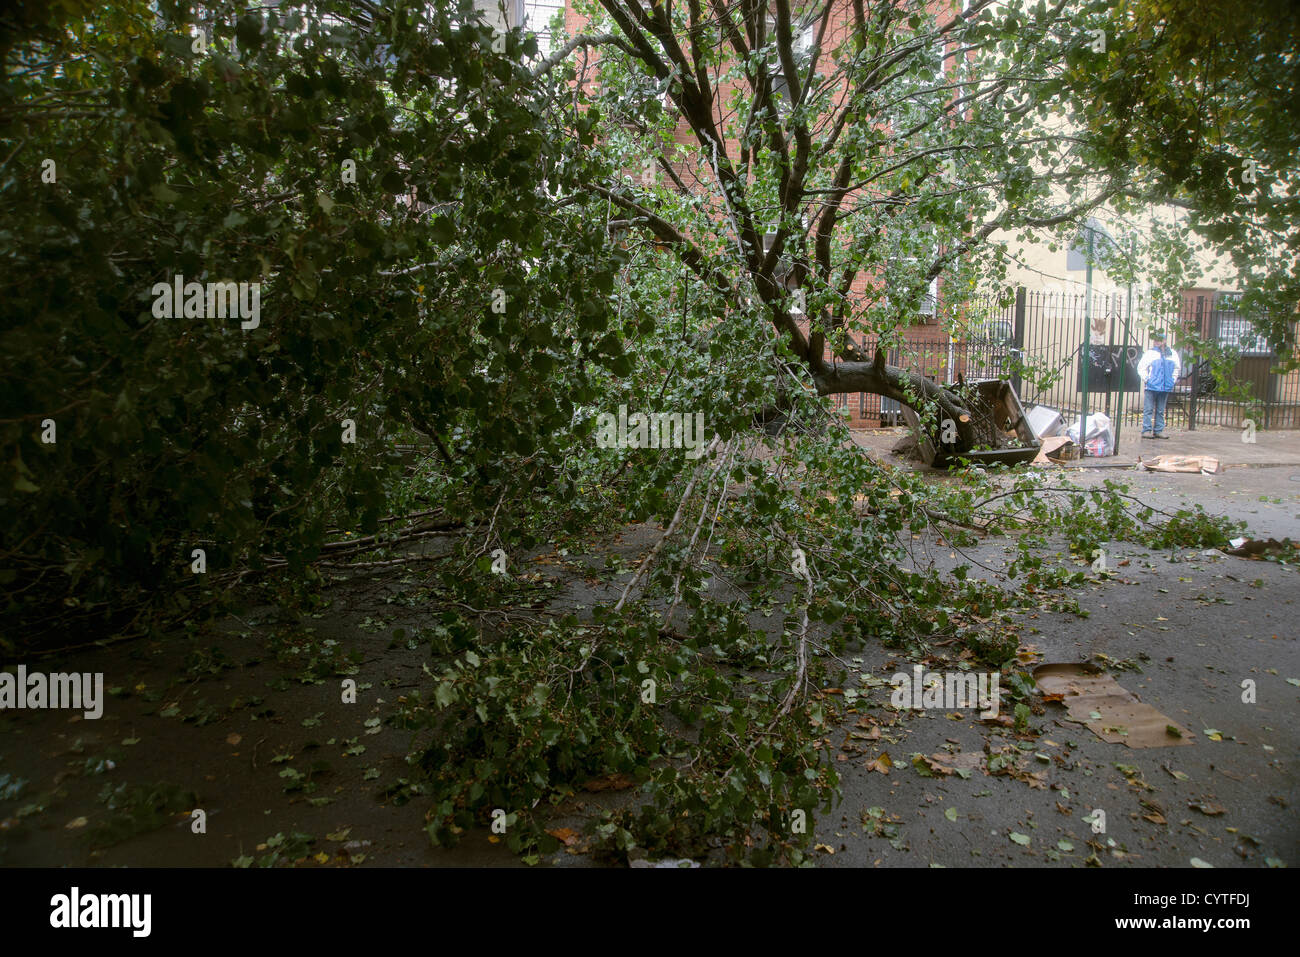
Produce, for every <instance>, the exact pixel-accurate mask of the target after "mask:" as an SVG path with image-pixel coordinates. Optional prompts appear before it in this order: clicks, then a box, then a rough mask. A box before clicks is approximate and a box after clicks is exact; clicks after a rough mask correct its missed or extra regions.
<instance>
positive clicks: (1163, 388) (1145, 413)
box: [1138, 329, 1183, 439]
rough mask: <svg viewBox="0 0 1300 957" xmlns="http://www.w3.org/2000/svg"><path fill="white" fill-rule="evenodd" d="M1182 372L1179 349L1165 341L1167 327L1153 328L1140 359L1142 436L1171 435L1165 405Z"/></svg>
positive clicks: (1163, 437) (1161, 437)
mask: <svg viewBox="0 0 1300 957" xmlns="http://www.w3.org/2000/svg"><path fill="white" fill-rule="evenodd" d="M1182 372H1183V370H1182V362H1181V361H1180V360H1179V358H1178V353H1177V352H1175V351H1174V350H1173V349H1170V348H1169V347H1168V346H1167V345H1165V333H1164V330H1162V329H1157V330H1155V331H1154V332H1152V333H1151V348H1150V349H1148V350H1147V351H1146V352H1145V353H1143V355H1142V359H1141V360H1140V361H1139V362H1138V376H1139V377H1140V378H1141V379H1142V389H1143V393H1142V395H1143V400H1142V438H1144V439H1147V438H1154V439H1167V438H1169V436H1167V435H1165V406H1166V405H1168V403H1169V396H1170V394H1171V393H1172V392H1173V391H1174V383H1175V382H1177V381H1178V379H1179V377H1180V376H1181V375H1182Z"/></svg>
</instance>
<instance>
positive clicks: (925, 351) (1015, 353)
mask: <svg viewBox="0 0 1300 957" xmlns="http://www.w3.org/2000/svg"><path fill="white" fill-rule="evenodd" d="M1234 305H1235V301H1234V297H1233V296H1232V294H1230V293H1222V292H1215V291H1195V292H1192V293H1188V294H1186V295H1184V297H1183V298H1182V302H1181V305H1180V308H1178V309H1176V310H1173V311H1165V312H1157V311H1156V310H1155V309H1153V308H1151V306H1150V304H1149V303H1148V302H1147V301H1146V300H1145V298H1144V297H1143V296H1141V295H1138V294H1133V295H1132V296H1130V295H1129V293H1128V292H1127V291H1112V292H1108V293H1094V294H1093V295H1092V296H1091V297H1089V296H1087V295H1086V294H1077V295H1076V294H1070V293H1060V292H1037V291H1029V290H1026V289H1024V288H1019V289H1015V290H1008V291H1006V292H1004V293H1002V294H1001V295H987V296H983V297H977V298H975V299H973V300H971V301H970V302H969V303H967V304H966V306H965V307H964V309H963V310H962V316H961V318H960V320H959V321H958V323H957V324H956V327H955V332H954V334H953V335H952V336H945V335H942V334H941V333H939V331H938V330H936V329H934V328H933V327H927V328H917V329H914V330H911V333H912V334H911V335H909V336H908V337H907V342H906V344H905V345H904V346H902V347H894V348H891V349H890V350H889V351H888V353H887V359H888V361H889V363H890V364H891V365H898V366H902V367H904V368H909V369H914V370H917V371H919V372H921V373H923V374H924V375H926V376H929V377H930V378H932V379H934V380H935V381H939V382H944V383H953V382H956V381H958V379H959V378H964V379H966V380H972V379H983V378H995V377H997V378H1007V379H1010V380H1011V381H1012V383H1013V384H1014V385H1015V387H1016V391H1017V392H1018V393H1019V395H1020V399H1021V402H1022V403H1024V404H1025V405H1026V406H1028V405H1030V404H1035V405H1046V406H1050V407H1051V408H1054V409H1056V410H1058V411H1060V412H1061V413H1062V414H1064V415H1067V417H1068V416H1069V415H1075V416H1077V415H1079V414H1080V413H1081V412H1082V410H1083V408H1084V405H1085V402H1086V405H1087V409H1088V412H1089V413H1093V412H1104V413H1106V414H1107V415H1108V416H1110V417H1111V419H1112V420H1113V421H1118V422H1119V423H1120V427H1121V429H1122V430H1127V429H1128V428H1129V427H1140V420H1141V414H1142V383H1141V380H1140V379H1139V377H1138V374H1137V365H1138V361H1139V360H1140V359H1141V357H1142V354H1143V352H1144V351H1145V350H1146V349H1147V348H1149V346H1150V343H1151V339H1150V333H1151V331H1152V330H1153V329H1156V328H1161V329H1164V330H1165V331H1166V333H1167V334H1168V336H1169V345H1170V346H1172V347H1173V348H1174V349H1175V350H1176V351H1178V353H1179V357H1180V360H1181V366H1182V375H1181V376H1180V378H1179V379H1178V381H1177V382H1176V383H1175V387H1174V394H1173V396H1171V397H1170V401H1169V405H1168V408H1167V410H1166V419H1167V427H1168V428H1172V429H1188V430H1195V429H1197V428H1202V427H1213V426H1222V427H1230V428H1241V427H1243V426H1244V423H1245V422H1246V420H1248V419H1249V420H1251V421H1253V422H1254V424H1255V427H1256V428H1258V429H1294V428H1300V371H1296V372H1291V373H1289V374H1285V375H1284V374H1279V373H1276V372H1274V371H1272V370H1273V367H1274V366H1275V365H1276V362H1277V356H1276V355H1275V354H1274V352H1273V351H1272V350H1271V349H1270V348H1269V344H1268V343H1267V342H1264V341H1262V340H1261V339H1260V338H1259V337H1258V336H1257V335H1255V334H1254V333H1253V331H1252V329H1251V327H1250V324H1249V322H1248V321H1247V320H1246V319H1245V317H1243V316H1241V315H1239V314H1238V313H1237V311H1236V310H1235V308H1234ZM1192 330H1196V331H1198V332H1199V338H1201V339H1208V340H1210V341H1213V342H1217V343H1219V345H1220V346H1224V347H1231V348H1233V349H1236V350H1237V352H1238V353H1239V354H1240V358H1239V359H1237V360H1236V362H1235V364H1234V365H1233V367H1232V368H1231V370H1230V371H1229V373H1228V375H1227V377H1226V379H1225V380H1224V381H1219V377H1218V376H1216V375H1215V374H1214V373H1213V372H1212V371H1211V369H1210V362H1209V357H1208V356H1205V355H1198V354H1197V352H1196V350H1195V349H1194V348H1192V347H1191V345H1190V344H1189V341H1190V337H1189V335H1188V333H1189V332H1190V331H1192ZM1180 339H1182V340H1183V341H1182V343H1181V344H1180ZM860 347H861V348H862V349H863V351H864V353H865V354H866V355H872V354H874V352H875V341H874V339H872V338H870V337H868V338H867V339H864V341H863V342H861V343H860ZM1085 357H1086V361H1085ZM1085 373H1086V376H1085ZM1085 377H1086V384H1085ZM837 401H838V404H839V405H840V407H842V408H843V407H846V406H847V407H849V408H850V409H851V411H852V412H853V418H854V419H855V420H860V421H861V423H862V424H865V425H873V424H881V425H896V424H899V423H900V422H901V415H900V413H899V410H898V405H897V403H895V402H892V401H891V400H889V399H883V398H882V397H880V396H877V395H869V394H860V395H858V396H857V397H856V399H854V398H851V397H848V396H842V397H840V398H839V399H838V400H837ZM853 406H856V408H853Z"/></svg>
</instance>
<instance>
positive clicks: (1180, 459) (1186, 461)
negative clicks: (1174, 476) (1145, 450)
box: [1138, 455, 1223, 475]
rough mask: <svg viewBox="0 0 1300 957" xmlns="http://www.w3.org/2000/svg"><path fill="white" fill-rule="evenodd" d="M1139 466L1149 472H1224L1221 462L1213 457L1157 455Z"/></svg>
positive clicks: (1213, 473)
mask: <svg viewBox="0 0 1300 957" xmlns="http://www.w3.org/2000/svg"><path fill="white" fill-rule="evenodd" d="M1138 465H1140V466H1141V467H1142V468H1144V469H1146V470H1147V471H1149V472H1204V473H1206V474H1207V475H1215V474H1217V473H1219V472H1222V471H1223V467H1222V466H1221V465H1220V464H1219V460H1218V459H1216V458H1215V457H1214V456H1212V455H1157V456H1156V457H1155V458H1151V459H1146V460H1145V461H1139V462H1138Z"/></svg>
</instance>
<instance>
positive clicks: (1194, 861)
mask: <svg viewBox="0 0 1300 957" xmlns="http://www.w3.org/2000/svg"><path fill="white" fill-rule="evenodd" d="M1192 867H1208V868H1213V867H1214V865H1213V864H1207V863H1205V861H1203V860H1201V859H1200V858H1199V857H1193V858H1192Z"/></svg>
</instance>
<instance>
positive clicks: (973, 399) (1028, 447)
mask: <svg viewBox="0 0 1300 957" xmlns="http://www.w3.org/2000/svg"><path fill="white" fill-rule="evenodd" d="M948 391H949V392H951V393H952V394H953V395H954V396H955V397H956V398H957V399H958V400H959V401H960V402H961V403H962V405H963V406H964V407H965V408H966V410H967V411H968V412H969V413H970V417H971V422H970V425H971V431H972V433H973V438H974V441H973V443H972V445H971V447H970V448H969V449H961V448H959V447H958V445H957V444H956V443H944V442H941V441H939V439H940V436H939V435H937V434H933V433H931V434H926V433H925V432H923V431H922V429H921V420H920V417H919V416H917V414H916V412H915V411H914V410H912V409H911V408H909V407H908V406H906V405H904V406H903V419H904V420H905V421H906V422H907V425H908V428H910V429H911V430H912V434H913V435H914V436H915V437H916V444H917V448H918V449H919V450H920V453H921V459H922V461H924V462H925V463H927V464H928V465H931V466H933V467H935V468H947V467H949V466H951V465H955V464H959V461H960V460H962V459H964V460H966V461H968V462H970V463H971V464H972V465H1019V464H1021V463H1023V462H1029V461H1032V460H1033V459H1034V457H1035V456H1037V455H1038V450H1039V447H1040V445H1041V443H1040V442H1039V440H1038V437H1037V436H1036V435H1034V430H1033V429H1032V428H1030V426H1029V421H1028V420H1027V419H1026V418H1025V410H1024V407H1023V406H1021V404H1020V396H1018V395H1016V390H1015V388H1014V387H1013V386H1012V385H1011V383H1010V382H1008V381H1007V380H1006V379H980V380H977V381H975V382H968V383H963V384H960V385H958V386H955V387H952V386H950V387H949V389H948Z"/></svg>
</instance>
